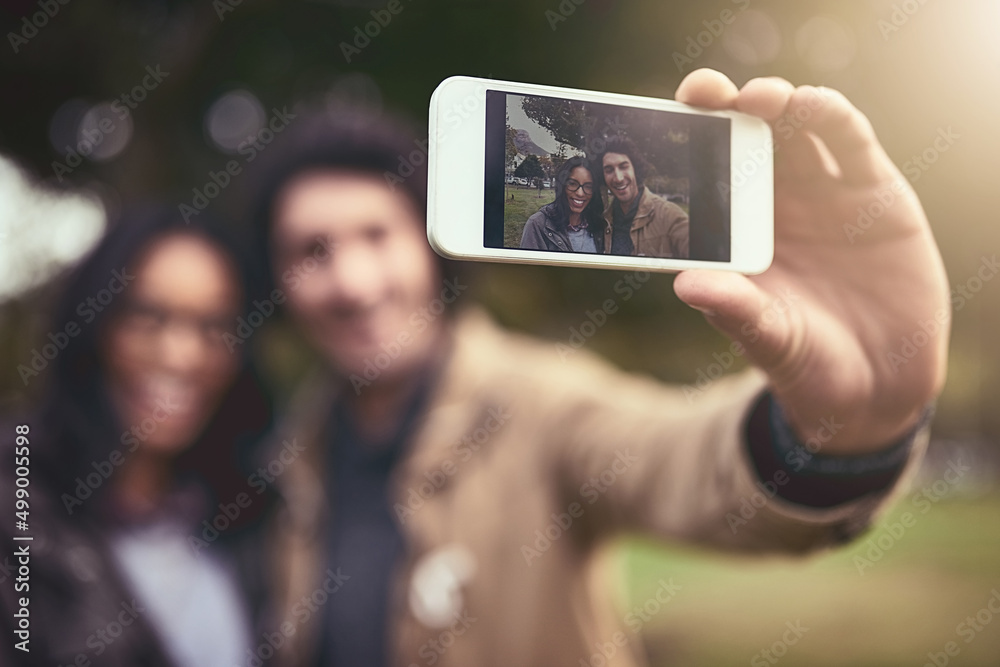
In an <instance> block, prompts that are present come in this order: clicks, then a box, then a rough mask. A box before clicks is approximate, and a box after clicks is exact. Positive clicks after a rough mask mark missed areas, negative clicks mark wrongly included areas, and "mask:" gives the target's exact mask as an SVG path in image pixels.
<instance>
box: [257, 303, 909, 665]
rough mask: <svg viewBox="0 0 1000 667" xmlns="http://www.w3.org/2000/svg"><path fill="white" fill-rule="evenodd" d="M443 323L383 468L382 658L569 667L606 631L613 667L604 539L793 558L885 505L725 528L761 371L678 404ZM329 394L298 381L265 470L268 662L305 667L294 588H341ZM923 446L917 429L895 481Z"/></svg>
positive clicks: (591, 362) (483, 330) (506, 338)
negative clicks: (272, 561) (394, 556)
mask: <svg viewBox="0 0 1000 667" xmlns="http://www.w3.org/2000/svg"><path fill="white" fill-rule="evenodd" d="M452 336H453V349H452V352H451V356H450V358H449V360H448V361H447V363H446V365H445V368H444V371H443V375H442V378H441V382H440V384H439V385H438V386H437V388H436V390H435V394H434V396H433V399H432V401H431V404H430V406H431V407H430V408H429V410H428V411H427V413H426V415H425V416H424V417H423V421H422V424H421V426H420V427H419V429H418V432H417V433H416V434H415V440H414V441H413V442H412V449H411V450H410V453H409V454H408V455H407V456H406V457H405V458H404V460H403V463H402V464H401V465H400V466H399V468H398V469H397V471H396V473H395V480H394V486H395V489H396V494H395V495H396V498H395V503H396V504H397V505H396V508H397V511H398V512H399V514H400V517H401V520H402V530H403V533H404V535H405V538H406V540H407V543H408V553H407V555H406V557H405V559H404V560H405V562H403V563H402V564H401V566H400V567H399V569H398V571H397V572H396V574H395V578H396V581H395V597H394V599H393V600H391V603H390V607H391V608H392V609H393V610H394V612H393V616H392V618H391V619H390V626H389V628H390V630H389V631H390V634H391V635H392V636H393V637H394V648H393V651H394V654H395V656H396V660H395V664H396V665H400V666H410V665H439V666H444V667H451V666H456V667H457V666H460V665H461V666H469V665H478V666H480V667H482V666H486V665H517V666H518V667H528V666H532V665H538V666H539V667H542V666H544V667H553V666H556V665H567V666H574V667H575V666H577V665H580V664H581V663H580V661H581V660H583V663H582V664H588V661H589V660H590V658H591V656H592V655H593V654H594V653H595V652H597V651H598V646H603V647H605V649H607V648H608V647H609V643H611V644H613V645H614V655H613V656H612V657H611V659H610V660H608V661H607V664H608V665H609V666H620V667H624V666H633V665H642V664H645V656H644V655H643V653H642V648H641V643H640V641H639V639H638V635H637V634H636V633H635V632H633V629H632V628H629V627H627V626H628V622H627V615H626V614H625V612H624V611H623V610H620V609H618V607H617V606H616V604H615V598H614V590H615V589H616V586H617V582H613V581H611V580H610V579H609V575H611V573H612V569H611V568H609V567H608V566H607V565H608V563H607V558H606V557H607V555H608V554H609V549H607V548H606V547H608V546H609V544H610V541H611V540H612V538H615V537H616V536H620V535H621V534H623V533H626V532H641V533H646V534H652V535H656V536H659V537H662V538H663V539H668V540H683V541H686V542H694V543H699V544H703V545H710V546H713V547H720V548H725V549H739V550H746V551H756V552H761V551H788V552H805V551H807V550H813V549H819V548H822V547H827V546H831V545H834V544H836V543H838V542H841V541H843V540H844V538H845V535H846V536H854V535H856V534H858V533H859V532H860V531H862V530H863V529H864V528H866V527H867V526H868V525H869V523H870V522H871V521H872V519H873V516H874V515H875V514H876V512H878V511H879V510H881V509H882V507H883V506H884V505H885V503H886V500H887V498H886V497H885V496H882V497H879V498H876V499H865V500H862V501H857V502H852V503H849V504H847V505H842V506H838V507H836V508H833V509H828V510H815V509H810V508H805V507H801V506H794V505H792V504H790V503H787V502H784V501H782V500H780V499H771V500H770V501H768V502H767V504H765V505H764V506H763V507H762V508H761V509H759V510H757V511H756V515H755V516H753V517H752V518H751V519H749V520H748V521H747V522H746V524H745V525H738V529H737V530H736V531H735V532H734V530H733V529H732V528H731V527H730V524H729V522H728V521H727V518H726V515H727V513H735V514H737V515H738V514H739V512H740V507H741V502H743V501H746V500H748V499H750V498H751V497H752V496H754V494H755V493H757V492H758V491H759V487H758V486H756V483H757V482H758V480H757V479H756V477H755V473H754V471H753V469H752V468H751V464H750V462H749V460H748V455H747V453H746V446H745V444H744V442H743V441H744V436H743V431H744V420H745V418H746V417H747V413H748V410H749V408H750V406H751V405H752V403H753V401H754V399H755V398H757V397H758V396H759V394H760V393H761V392H762V391H763V390H764V388H765V381H764V377H763V375H762V374H761V373H760V372H759V371H756V370H751V371H748V372H744V373H742V374H739V375H736V376H732V377H728V378H724V379H722V380H720V381H718V382H716V383H715V385H714V386H712V387H711V388H710V389H709V390H708V391H707V392H706V393H705V394H703V395H701V396H700V397H699V398H697V399H695V400H694V402H689V401H688V399H687V398H686V397H685V396H684V395H683V393H682V392H681V391H680V389H679V388H675V387H670V386H665V385H663V384H661V383H658V382H655V381H652V380H649V379H643V378H639V377H634V376H629V375H626V374H623V373H622V372H620V371H618V370H615V369H614V368H612V367H610V366H609V365H607V364H606V363H604V362H602V361H600V360H599V359H597V358H596V357H593V356H591V355H590V354H588V353H586V352H584V351H579V352H576V353H574V354H573V355H572V356H571V357H570V358H569V359H567V360H566V361H565V363H564V362H563V360H562V359H561V358H560V355H559V353H558V352H557V351H556V348H555V345H554V344H551V343H549V344H547V343H544V342H541V341H538V340H533V339H529V338H526V337H522V336H519V335H514V334H511V333H506V332H503V331H501V330H499V329H498V328H496V327H495V326H494V325H493V324H492V323H491V322H490V321H489V320H488V319H487V318H486V317H485V316H484V315H482V314H481V313H477V312H472V313H466V314H464V315H462V316H460V317H459V318H458V321H457V323H456V325H455V326H454V328H453V333H452ZM333 400H334V397H333V395H332V394H331V393H330V392H329V391H327V390H319V389H313V390H309V392H308V397H307V398H305V399H302V400H300V401H297V403H296V406H295V412H294V413H293V414H291V415H290V416H289V420H288V424H287V425H286V426H285V428H284V429H283V431H282V433H281V435H282V437H283V438H298V440H299V443H300V444H301V443H305V444H306V446H307V447H306V450H305V453H304V454H303V455H302V456H301V457H299V458H298V459H296V461H295V462H294V463H293V464H291V465H290V466H289V468H288V470H287V471H285V472H284V473H283V474H282V475H281V476H280V477H279V478H278V483H279V485H280V486H281V487H282V488H283V490H284V494H285V497H286V499H287V502H288V508H287V510H286V511H285V513H284V514H282V516H281V517H280V520H279V521H278V522H277V527H278V535H277V536H276V540H275V541H274V543H273V546H274V547H275V548H276V553H277V554H278V556H279V558H280V562H281V566H280V568H279V572H280V578H281V586H282V591H283V593H284V599H285V601H286V603H287V604H286V606H285V608H284V609H285V610H284V612H283V615H282V617H281V618H276V619H275V624H274V625H275V628H276V630H277V629H278V628H279V627H280V628H283V630H282V632H284V634H285V635H287V642H283V643H285V644H286V645H285V646H284V647H283V648H282V649H281V650H280V651H279V652H278V653H277V658H276V659H279V658H284V660H283V661H282V662H284V663H285V664H296V665H297V664H306V662H305V661H306V656H309V655H310V653H311V652H312V651H313V650H315V642H316V641H317V633H318V632H319V631H321V628H320V625H319V623H318V622H317V621H316V618H317V616H318V614H308V613H306V612H305V611H304V610H303V599H304V596H310V595H311V594H312V599H313V600H314V602H318V601H320V600H323V599H325V596H324V595H322V594H318V595H317V592H318V591H320V590H321V589H323V588H324V585H325V588H326V591H327V592H328V594H329V595H335V594H336V590H337V586H340V585H344V586H350V585H352V582H351V581H350V579H349V577H350V573H349V572H343V573H337V572H335V571H334V572H325V571H326V569H327V564H325V563H324V562H323V561H322V550H321V549H320V545H322V544H324V543H325V542H324V533H323V531H324V528H325V527H326V526H327V525H328V524H329V520H330V511H329V508H327V507H326V506H325V504H324V500H323V498H324V495H323V492H322V487H321V479H320V476H319V474H318V471H320V470H322V469H323V467H322V462H321V461H322V456H323V451H322V450H323V438H322V436H321V433H320V431H321V427H322V424H323V422H324V421H325V420H327V419H328V417H329V415H330V405H331V404H332V402H333ZM925 445H926V433H924V434H921V437H920V438H919V439H918V444H917V446H916V447H914V454H913V457H912V460H911V461H910V462H909V464H908V468H907V472H906V473H905V474H904V475H903V476H902V477H903V478H904V479H905V478H906V477H908V476H909V475H911V474H912V472H913V468H914V467H915V466H916V465H917V462H918V460H919V458H920V456H921V454H922V451H923V449H924V447H925ZM344 511H349V508H344ZM744 511H745V509H744ZM338 574H340V575H346V576H339V577H338V576H335V575H338ZM324 582H325V583H324ZM668 583H669V582H668ZM355 585H360V584H355ZM666 594H667V593H666V592H664V595H666ZM307 606H308V605H307ZM620 644H624V645H620ZM605 652H606V653H607V652H609V651H605ZM595 664H602V663H600V661H598V662H596V663H595Z"/></svg>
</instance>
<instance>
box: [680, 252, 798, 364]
mask: <svg viewBox="0 0 1000 667" xmlns="http://www.w3.org/2000/svg"><path fill="white" fill-rule="evenodd" d="M674 292H675V293H676V294H677V296H678V298H680V300H681V301H683V302H684V303H686V304H688V305H689V306H691V307H692V308H695V309H697V310H700V311H701V312H702V313H704V314H705V318H706V319H707V320H708V322H709V323H710V324H711V325H712V326H714V327H715V328H716V329H718V330H719V331H721V332H722V333H724V334H726V335H727V336H728V337H729V338H731V339H733V340H735V341H739V342H740V343H742V344H743V345H744V347H746V350H747V357H748V358H749V359H750V360H751V361H753V362H754V363H756V364H757V365H758V366H761V367H762V368H763V369H764V370H765V371H767V370H771V368H770V367H771V366H772V365H773V364H775V363H778V362H779V360H780V359H782V358H786V357H787V352H788V349H787V347H788V344H789V341H790V340H791V338H792V336H791V319H790V318H789V313H790V312H791V311H792V310H793V309H795V308H796V307H797V303H796V301H797V300H798V297H797V296H796V295H795V294H794V292H793V291H792V290H790V289H787V290H785V293H778V294H771V293H769V292H766V291H764V290H762V289H761V288H760V287H758V286H757V285H756V284H754V283H753V282H751V281H750V279H749V278H747V277H746V276H743V275H740V274H738V273H729V272H725V271H708V270H700V269H697V270H691V271H685V272H683V273H681V274H680V275H678V276H677V278H676V279H675V280H674Z"/></svg>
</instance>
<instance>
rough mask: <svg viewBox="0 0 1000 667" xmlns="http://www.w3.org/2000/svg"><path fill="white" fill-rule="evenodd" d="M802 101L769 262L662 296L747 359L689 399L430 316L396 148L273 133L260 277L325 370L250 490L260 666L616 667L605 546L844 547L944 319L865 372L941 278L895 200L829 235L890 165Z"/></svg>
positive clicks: (364, 133)
mask: <svg viewBox="0 0 1000 667" xmlns="http://www.w3.org/2000/svg"><path fill="white" fill-rule="evenodd" d="M816 94H817V93H816V91H815V89H811V88H807V87H806V88H795V87H793V86H792V85H791V84H789V83H788V82H786V81H783V80H778V79H757V80H753V81H751V82H749V83H748V84H747V85H746V86H744V87H743V89H742V90H737V88H736V87H735V86H734V85H733V84H732V83H731V82H730V81H729V80H728V79H726V78H725V77H724V76H722V75H721V74H719V73H717V72H713V71H709V70H701V71H698V72H695V73H693V74H691V75H689V76H688V78H687V79H686V80H685V81H684V82H683V83H682V85H681V87H680V89H679V90H678V92H677V98H678V99H679V100H681V101H684V102H687V103H689V104H695V105H699V106H704V107H711V108H719V109H739V110H741V111H745V112H748V113H751V114H755V115H758V116H760V117H762V118H764V119H766V120H768V121H769V122H771V123H776V122H779V121H780V120H781V119H782V118H784V117H785V116H786V115H788V114H793V115H794V114H796V112H800V111H801V109H802V108H803V107H804V105H805V104H806V100H811V99H813V97H812V96H815V95H816ZM823 99H824V100H825V103H824V104H823V105H822V106H821V107H819V108H813V109H811V110H810V112H809V114H808V118H807V119H806V120H805V121H803V122H802V126H801V129H800V131H798V132H797V133H793V134H792V135H791V136H787V137H784V136H782V137H781V138H780V139H779V141H780V144H779V151H780V152H779V154H778V163H777V166H776V179H777V181H776V182H777V187H776V198H777V200H776V210H777V212H778V213H777V219H776V221H775V223H776V236H777V238H776V254H775V259H774V264H773V266H772V267H771V268H770V269H769V270H768V271H767V272H766V273H764V274H763V275H760V276H752V277H746V276H742V275H738V274H730V273H721V272H713V271H688V272H685V273H682V274H681V275H679V276H678V277H677V278H676V280H675V283H674V289H675V291H676V293H677V295H678V296H679V297H680V298H681V299H682V300H683V301H685V302H686V303H688V304H689V305H691V306H693V307H695V308H697V309H699V310H701V311H702V312H703V313H704V314H705V316H706V318H707V319H708V321H709V322H710V323H711V324H712V325H713V326H715V327H717V328H718V329H720V330H721V331H723V332H724V333H726V334H727V335H729V336H731V337H732V338H733V339H734V346H735V345H738V346H739V350H740V351H741V352H742V353H743V354H745V355H746V356H747V357H748V358H749V359H751V360H752V361H753V363H754V365H755V366H756V368H754V369H752V370H750V371H747V372H745V373H743V374H740V375H738V376H734V377H730V378H727V379H722V380H719V381H718V382H716V383H714V385H712V386H708V387H699V388H698V392H697V393H698V395H696V396H691V395H690V394H687V395H686V394H685V393H684V392H682V391H681V390H680V389H678V388H673V387H668V386H663V385H661V384H658V383H655V382H652V381H649V380H642V379H637V378H634V377H630V376H627V375H624V374H622V373H620V372H618V371H616V370H614V369H612V368H610V367H609V366H607V365H606V364H604V363H602V362H601V361H599V360H598V359H596V358H592V357H589V356H587V355H586V354H585V353H583V352H581V353H579V354H577V355H574V357H573V358H572V359H570V360H569V362H567V363H562V361H561V360H559V359H558V358H557V357H558V354H557V352H556V350H554V348H553V346H552V345H551V344H542V343H539V342H535V341H532V340H530V339H527V338H524V337H521V336H517V335H513V334H509V333H505V332H503V331H502V330H500V329H498V328H497V327H495V326H494V325H493V324H491V323H490V322H489V320H488V319H487V318H486V317H485V316H484V315H482V314H481V313H478V312H475V311H474V310H472V309H469V310H470V311H471V312H466V313H463V314H455V313H454V309H453V308H452V302H456V301H459V302H460V301H461V299H462V298H463V291H464V289H465V283H464V282H462V279H461V278H460V277H459V276H458V275H457V274H456V273H454V267H452V266H451V265H449V264H447V263H445V262H443V261H442V260H440V259H439V258H437V257H436V256H435V255H434V254H433V252H432V251H431V249H430V248H429V247H428V244H427V242H426V237H425V231H424V224H425V220H424V211H425V194H426V193H425V181H424V178H425V174H424V173H423V172H421V171H420V170H419V169H417V170H415V172H414V173H413V174H411V175H409V176H407V177H406V178H400V174H399V172H398V171H397V169H398V167H399V165H400V163H401V157H402V156H408V155H410V154H411V152H412V149H413V145H414V144H413V143H412V137H406V136H405V135H404V136H402V137H401V136H400V135H399V134H398V133H396V132H394V131H393V130H392V127H391V126H390V125H389V124H387V122H386V121H383V120H379V119H378V118H374V119H369V120H356V121H353V122H348V121H345V120H338V121H337V122H327V121H324V120H323V119H319V120H317V121H315V122H307V121H303V122H302V123H301V124H300V125H299V126H297V127H296V128H290V129H289V131H288V132H289V134H288V137H287V139H288V143H286V144H285V146H284V148H283V149H282V150H283V151H284V153H280V152H279V151H278V149H275V150H274V151H273V153H272V155H270V156H268V157H269V159H270V160H271V161H272V165H271V177H270V179H269V181H268V183H267V185H266V186H265V187H264V188H263V190H262V193H263V194H262V204H261V206H260V208H259V213H260V232H261V235H260V237H261V240H262V241H266V243H267V245H268V248H269V253H270V263H271V267H272V270H273V274H274V279H275V281H276V282H281V283H282V284H286V285H290V283H289V281H290V280H292V279H293V278H294V279H296V280H298V279H299V278H301V280H298V282H295V283H294V289H290V290H289V292H288V294H287V296H288V307H289V310H290V312H291V314H292V316H293V317H294V319H295V320H296V321H297V323H298V324H299V326H300V327H301V329H302V331H303V332H304V334H305V335H306V337H307V338H308V339H309V340H310V341H311V343H312V344H313V345H314V346H315V347H316V349H317V350H318V351H319V352H320V354H321V355H322V356H323V358H324V359H325V362H326V365H327V367H326V368H325V369H324V370H323V372H322V373H321V375H322V377H321V378H320V379H319V380H318V381H317V382H315V383H312V384H310V385H309V386H308V387H306V388H304V389H303V391H302V392H300V395H299V397H298V398H297V399H295V400H293V401H292V405H291V407H290V408H289V411H288V414H287V418H286V420H285V427H284V429H283V431H282V432H281V433H280V434H279V438H278V441H281V440H282V439H285V438H297V442H298V443H299V445H300V446H302V447H303V448H304V449H303V453H302V454H301V455H300V456H299V457H298V458H297V459H295V460H294V461H292V462H291V463H290V465H289V467H288V469H287V470H285V471H284V472H283V473H282V474H281V476H280V477H278V478H277V481H278V484H279V485H280V486H281V487H282V488H283V489H284V493H285V496H286V500H287V504H288V507H287V513H286V515H285V516H284V518H283V520H282V521H281V522H280V523H279V525H278V527H277V530H278V534H277V535H276V536H275V540H274V544H275V548H276V552H277V556H278V559H279V561H278V562H279V563H280V564H281V567H280V571H279V578H280V585H281V590H282V591H283V593H284V600H285V602H286V605H285V607H284V611H283V613H281V614H280V615H279V616H278V617H277V618H276V624H275V627H276V628H280V636H278V635H277V634H275V635H274V636H272V637H270V638H262V639H261V641H262V642H264V641H265V640H266V644H262V647H263V648H262V649H261V651H262V652H267V651H270V648H269V647H270V646H274V645H275V644H278V643H280V645H281V648H280V649H279V650H278V653H277V655H278V656H279V659H285V660H286V661H287V662H288V663H289V664H298V665H320V664H322V665H389V664H391V665H521V666H526V665H545V666H549V665H579V664H584V665H588V664H589V665H595V664H607V665H637V664H641V663H642V660H643V659H642V651H641V649H639V648H638V647H637V645H635V644H634V643H633V641H632V640H634V639H635V638H636V635H635V634H634V633H631V632H626V627H625V626H626V625H627V621H626V618H627V617H625V618H623V617H622V616H621V614H618V613H616V611H615V608H614V606H613V604H612V599H611V592H610V590H609V586H608V582H607V581H605V579H604V578H603V577H604V576H606V574H607V572H608V570H607V567H606V563H605V562H603V556H604V555H605V554H606V553H607V551H606V550H605V549H604V548H603V547H604V546H605V545H607V544H608V543H609V541H610V540H611V538H614V537H615V536H617V535H619V534H621V533H622V532H623V531H643V532H646V533H649V534H653V535H658V536H662V537H664V538H672V539H683V540H688V541H692V542H696V543H700V544H705V545H712V546H716V547H720V548H729V549H741V550H750V551H763V550H785V551H792V552H804V551H807V550H811V549H818V548H822V547H826V546H830V545H837V544H842V543H844V542H846V541H847V540H849V539H851V538H852V537H854V536H856V535H857V534H858V533H859V532H861V531H863V530H864V529H865V528H866V527H867V526H868V525H869V524H870V523H871V522H872V520H873V517H874V516H875V515H876V514H877V512H879V511H880V510H881V509H882V508H883V507H884V506H885V504H886V502H887V499H888V498H889V496H890V495H891V494H892V491H893V490H894V489H897V488H898V486H899V483H900V480H901V479H904V478H905V477H907V475H908V474H909V472H912V470H913V468H914V467H915V466H916V465H917V463H918V460H919V458H920V455H921V453H922V451H923V449H924V447H925V445H926V432H927V429H926V408H927V405H928V403H929V402H930V401H932V400H933V398H934V397H935V396H936V395H937V393H938V392H939V390H940V389H941V386H942V383H943V381H944V374H945V350H946V348H947V333H946V327H942V333H941V334H940V335H938V336H937V337H935V338H932V339H931V340H930V341H929V342H928V343H927V345H926V346H924V347H923V348H922V349H921V350H920V351H919V353H918V354H916V355H911V356H909V357H908V358H907V360H906V362H905V363H903V364H899V365H892V364H890V363H888V362H887V356H886V355H887V353H891V352H892V351H893V350H894V349H895V346H897V345H898V344H899V343H898V341H901V340H905V339H906V337H907V336H910V335H912V334H913V332H915V331H918V330H919V329H918V326H919V325H918V323H919V322H921V321H925V320H928V319H934V318H935V317H939V315H940V313H945V314H946V316H947V313H948V310H947V308H948V301H947V284H946V280H945V274H944V270H943V267H942V263H941V260H940V258H939V255H938V251H937V248H936V246H935V243H934V240H933V238H932V235H931V232H930V228H929V225H928V223H927V220H926V218H925V217H924V214H923V211H922V209H921V207H920V205H919V202H918V201H917V199H916V197H915V196H913V194H912V192H910V193H909V194H908V195H907V196H905V197H902V198H900V199H899V200H897V203H896V204H895V205H894V206H893V207H892V208H891V209H889V210H887V211H886V214H885V215H884V216H883V217H882V218H880V220H879V221H878V224H877V226H873V227H872V228H870V229H869V230H868V232H867V233H866V235H865V236H863V237H862V238H856V239H853V241H854V242H853V243H851V242H849V241H848V239H847V238H846V237H845V235H844V234H843V233H842V226H843V225H844V224H845V223H848V222H850V221H852V220H853V216H855V212H856V210H857V208H858V206H860V205H862V204H865V203H867V202H868V201H869V200H870V199H871V198H872V197H873V196H874V194H875V193H876V192H878V191H879V189H880V188H884V187H886V186H887V185H889V184H891V183H896V182H900V181H901V175H900V173H899V171H898V170H897V169H896V167H895V166H894V165H893V164H892V163H891V162H890V160H889V159H888V157H887V156H886V154H885V153H884V152H883V150H882V148H881V147H880V145H879V144H878V142H877V140H876V138H875V136H874V134H873V132H872V129H871V127H870V125H869V123H868V121H867V119H866V118H865V117H864V116H863V115H862V114H861V112H859V111H858V110H857V109H856V108H854V107H853V106H851V104H850V103H849V102H848V101H847V100H846V99H845V98H844V97H843V96H841V95H839V94H838V93H835V92H832V91H831V92H827V93H825V94H824V95H823ZM804 115H805V114H803V113H799V115H798V116H797V117H798V118H799V119H801V118H802V117H803V116H804ZM293 132H294V133H295V134H294V135H293ZM293 137H294V138H293ZM283 139H286V137H283ZM619 155H625V156H626V157H627V154H619ZM611 164H612V165H614V164H616V163H615V162H614V161H613V160H612V162H611ZM619 167H621V162H620V161H619V162H618V163H617V167H616V169H617V168H619ZM625 171H626V170H625V169H624V168H622V169H621V175H613V178H612V179H611V181H612V183H614V182H618V181H624V180H625V178H627V177H626V176H624V174H625ZM632 182H633V183H635V182H636V181H635V179H634V177H633V178H632ZM635 194H636V193H633V197H634V196H635ZM626 199H627V197H626ZM626 212H627V210H626ZM609 245H610V243H609ZM685 247H686V244H685ZM303 276H304V277H303ZM290 286H291V285H290ZM665 594H672V593H670V592H666V593H665ZM277 621H282V622H281V623H280V624H279V623H278V622H277ZM630 629H631V626H630ZM275 637H277V639H275ZM260 655H262V653H259V654H258V657H260Z"/></svg>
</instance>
